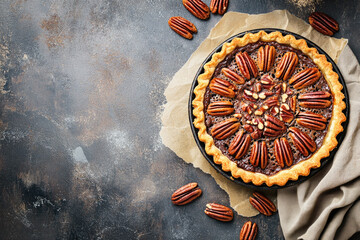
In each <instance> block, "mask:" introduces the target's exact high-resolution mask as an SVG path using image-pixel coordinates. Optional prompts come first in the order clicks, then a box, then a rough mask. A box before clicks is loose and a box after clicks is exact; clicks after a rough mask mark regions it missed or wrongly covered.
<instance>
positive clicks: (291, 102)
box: [289, 95, 296, 112]
mask: <svg viewBox="0 0 360 240" xmlns="http://www.w3.org/2000/svg"><path fill="white" fill-rule="evenodd" d="M289 107H290V109H291V111H293V112H296V96H295V95H294V96H292V97H291V98H290V99H289Z"/></svg>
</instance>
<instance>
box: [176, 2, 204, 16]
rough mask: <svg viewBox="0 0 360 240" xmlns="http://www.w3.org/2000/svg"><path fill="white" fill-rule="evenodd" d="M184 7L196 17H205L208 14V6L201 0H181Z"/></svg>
mask: <svg viewBox="0 0 360 240" xmlns="http://www.w3.org/2000/svg"><path fill="white" fill-rule="evenodd" d="M182 2H183V5H184V7H185V8H186V9H187V10H188V11H189V12H191V13H192V15H194V16H195V17H197V18H200V19H207V18H209V16H210V9H209V7H208V6H207V5H206V4H205V3H204V2H203V1H201V0H183V1H182Z"/></svg>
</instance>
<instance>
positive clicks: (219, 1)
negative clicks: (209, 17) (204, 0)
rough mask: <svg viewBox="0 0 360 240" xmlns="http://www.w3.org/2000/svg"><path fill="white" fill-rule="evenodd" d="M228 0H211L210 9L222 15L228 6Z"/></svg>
mask: <svg viewBox="0 0 360 240" xmlns="http://www.w3.org/2000/svg"><path fill="white" fill-rule="evenodd" d="M228 4H229V0H211V2H210V11H211V12H212V13H218V14H221V15H223V14H224V13H225V12H226V9H227V7H228Z"/></svg>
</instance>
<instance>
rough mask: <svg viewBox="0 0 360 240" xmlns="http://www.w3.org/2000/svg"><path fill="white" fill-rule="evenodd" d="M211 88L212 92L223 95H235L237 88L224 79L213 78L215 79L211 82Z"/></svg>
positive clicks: (230, 96) (231, 96)
mask: <svg viewBox="0 0 360 240" xmlns="http://www.w3.org/2000/svg"><path fill="white" fill-rule="evenodd" d="M209 88H210V90H211V91H212V92H214V93H217V94H219V95H221V96H223V97H229V98H233V97H235V92H234V90H235V89H236V86H235V85H234V84H232V83H230V82H229V81H226V80H224V79H221V78H213V80H211V82H210V85H209Z"/></svg>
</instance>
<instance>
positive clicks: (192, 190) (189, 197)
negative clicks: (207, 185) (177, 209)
mask: <svg viewBox="0 0 360 240" xmlns="http://www.w3.org/2000/svg"><path fill="white" fill-rule="evenodd" d="M201 193H202V191H201V189H200V188H199V187H198V184H197V183H196V182H193V183H189V184H186V185H185V186H182V187H181V188H179V189H178V190H176V191H175V192H174V193H173V194H172V196H171V201H172V203H173V204H175V205H185V204H188V203H190V202H192V201H194V200H195V199H196V198H198V197H199V196H200V195H201Z"/></svg>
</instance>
